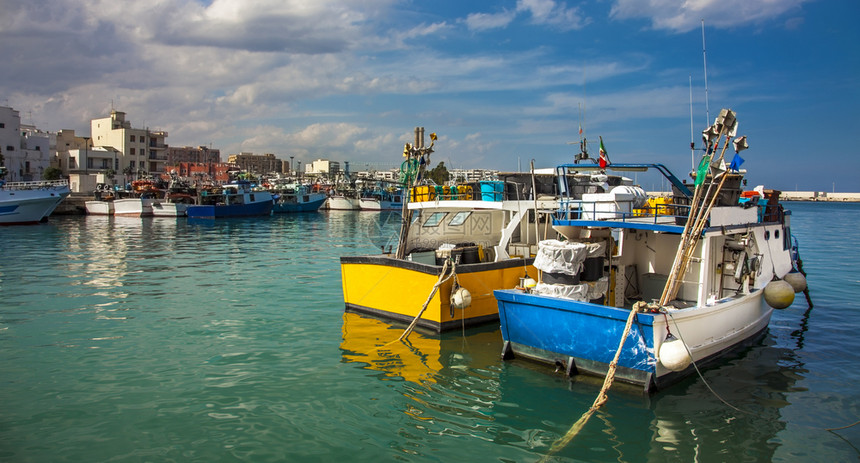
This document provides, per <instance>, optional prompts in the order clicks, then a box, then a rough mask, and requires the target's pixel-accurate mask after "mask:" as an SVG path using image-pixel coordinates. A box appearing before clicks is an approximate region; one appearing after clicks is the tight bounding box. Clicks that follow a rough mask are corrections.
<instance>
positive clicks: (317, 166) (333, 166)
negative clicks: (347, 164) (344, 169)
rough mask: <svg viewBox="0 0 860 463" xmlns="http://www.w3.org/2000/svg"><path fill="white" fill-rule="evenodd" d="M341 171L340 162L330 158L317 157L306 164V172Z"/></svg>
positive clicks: (327, 172) (329, 172)
mask: <svg viewBox="0 0 860 463" xmlns="http://www.w3.org/2000/svg"><path fill="white" fill-rule="evenodd" d="M339 172H340V162H338V161H329V160H328V159H317V160H316V161H314V162H311V163H308V164H305V173H306V174H335V175H336V174H337V173H339Z"/></svg>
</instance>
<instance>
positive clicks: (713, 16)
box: [610, 0, 810, 32]
mask: <svg viewBox="0 0 860 463" xmlns="http://www.w3.org/2000/svg"><path fill="white" fill-rule="evenodd" d="M809 1H810V0H760V1H750V0H649V1H642V0H615V4H614V5H613V6H612V11H611V12H610V16H611V17H613V18H617V19H631V18H644V19H649V20H650V21H651V27H653V28H654V29H668V30H671V31H673V32H687V31H690V30H692V29H695V28H696V27H700V26H701V24H702V19H704V20H705V25H706V26H710V27H718V28H730V27H737V26H740V25H743V24H748V23H758V22H762V21H766V20H770V19H775V18H777V17H779V16H782V15H783V14H785V13H787V12H789V11H794V10H797V9H799V8H800V6H801V5H803V4H804V3H807V2H809Z"/></svg>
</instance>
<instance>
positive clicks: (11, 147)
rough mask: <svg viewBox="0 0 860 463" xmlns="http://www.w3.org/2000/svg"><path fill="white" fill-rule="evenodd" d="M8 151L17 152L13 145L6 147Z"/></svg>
mask: <svg viewBox="0 0 860 463" xmlns="http://www.w3.org/2000/svg"><path fill="white" fill-rule="evenodd" d="M6 151H15V147H14V146H12V145H6Z"/></svg>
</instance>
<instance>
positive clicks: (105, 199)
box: [84, 183, 117, 215]
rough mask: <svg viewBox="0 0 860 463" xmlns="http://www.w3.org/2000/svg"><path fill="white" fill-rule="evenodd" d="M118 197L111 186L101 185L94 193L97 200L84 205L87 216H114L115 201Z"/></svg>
mask: <svg viewBox="0 0 860 463" xmlns="http://www.w3.org/2000/svg"><path fill="white" fill-rule="evenodd" d="M116 195H117V193H116V192H115V191H114V189H113V188H112V187H111V186H109V185H105V184H103V183H99V184H98V185H97V186H96V190H95V191H94V192H93V196H94V198H95V199H92V200H89V201H86V202H85V203H84V206H85V207H86V209H87V215H113V213H114V207H113V201H114V199H116Z"/></svg>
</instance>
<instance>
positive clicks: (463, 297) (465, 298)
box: [451, 286, 472, 309]
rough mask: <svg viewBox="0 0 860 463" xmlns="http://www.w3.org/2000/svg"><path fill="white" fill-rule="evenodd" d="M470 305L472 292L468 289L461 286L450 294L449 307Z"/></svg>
mask: <svg viewBox="0 0 860 463" xmlns="http://www.w3.org/2000/svg"><path fill="white" fill-rule="evenodd" d="M470 305H472V293H470V292H469V290H468V289H466V288H464V287H462V286H461V287H459V288H457V290H456V291H454V294H452V295H451V307H453V308H455V309H465V308H466V307H469V306H470Z"/></svg>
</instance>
